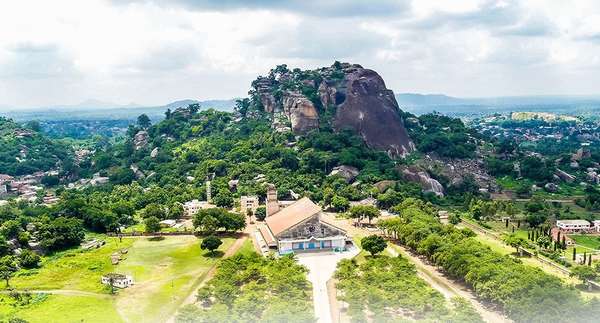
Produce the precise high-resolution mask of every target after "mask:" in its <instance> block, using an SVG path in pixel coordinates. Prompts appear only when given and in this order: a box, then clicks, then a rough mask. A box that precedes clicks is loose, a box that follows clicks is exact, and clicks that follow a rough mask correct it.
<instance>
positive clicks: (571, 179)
mask: <svg viewBox="0 0 600 323" xmlns="http://www.w3.org/2000/svg"><path fill="white" fill-rule="evenodd" d="M554 175H555V176H556V177H558V178H559V179H560V180H563V181H565V182H568V183H572V182H574V181H575V176H573V175H571V174H569V173H567V172H565V171H563V170H560V169H557V170H556V173H555V174H554Z"/></svg>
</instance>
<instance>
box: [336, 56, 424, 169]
mask: <svg viewBox="0 0 600 323" xmlns="http://www.w3.org/2000/svg"><path fill="white" fill-rule="evenodd" d="M344 82H345V86H344V90H345V91H344V92H343V94H344V95H337V94H336V97H337V98H338V100H339V99H340V98H341V97H345V99H344V100H343V102H342V103H341V104H340V105H338V107H337V110H336V114H335V120H334V123H333V124H334V127H335V128H336V129H338V130H341V129H344V128H351V129H353V130H354V131H356V132H357V133H358V134H360V136H361V137H362V138H363V139H364V140H365V142H366V143H367V145H368V146H370V147H372V148H375V149H379V150H384V151H386V152H387V153H388V154H389V155H390V156H393V157H397V156H401V157H403V156H405V155H406V154H408V153H410V152H412V151H414V150H415V146H414V144H413V142H412V141H411V140H410V138H409V136H408V132H407V131H406V129H405V128H404V122H403V121H402V118H401V117H400V109H399V108H398V103H397V102H396V99H395V97H394V92H392V91H391V90H388V89H387V88H386V87H385V83H384V82H383V79H382V78H381V76H379V74H377V73H376V72H375V71H373V70H369V69H364V68H362V67H359V66H356V67H353V68H349V69H346V70H345V76H344ZM336 103H337V101H336Z"/></svg>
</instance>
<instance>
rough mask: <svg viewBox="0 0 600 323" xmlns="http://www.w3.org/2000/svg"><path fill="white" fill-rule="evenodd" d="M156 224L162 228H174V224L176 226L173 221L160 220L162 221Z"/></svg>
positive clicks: (175, 222)
mask: <svg viewBox="0 0 600 323" xmlns="http://www.w3.org/2000/svg"><path fill="white" fill-rule="evenodd" d="M158 224H160V226H161V227H163V228H171V227H173V226H175V224H177V221H175V220H162V221H160V222H158Z"/></svg>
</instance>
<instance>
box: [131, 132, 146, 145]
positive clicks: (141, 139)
mask: <svg viewBox="0 0 600 323" xmlns="http://www.w3.org/2000/svg"><path fill="white" fill-rule="evenodd" d="M147 144H148V133H147V132H146V131H144V130H140V131H138V132H137V133H136V134H135V136H134V137H133V146H134V148H135V150H140V149H142V148H144V147H146V145H147Z"/></svg>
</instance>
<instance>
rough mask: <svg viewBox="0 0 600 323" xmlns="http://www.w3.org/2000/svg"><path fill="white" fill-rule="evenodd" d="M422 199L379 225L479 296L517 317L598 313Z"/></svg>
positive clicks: (577, 317) (561, 318)
mask: <svg viewBox="0 0 600 323" xmlns="http://www.w3.org/2000/svg"><path fill="white" fill-rule="evenodd" d="M422 204H423V203H422V202H419V201H417V200H405V201H404V202H403V204H402V205H401V207H399V208H397V210H401V212H400V214H399V216H398V218H394V219H391V220H385V221H381V222H380V223H379V225H380V227H381V228H382V229H383V230H385V232H386V233H387V234H388V235H390V236H391V237H393V238H395V239H397V240H398V241H399V242H400V243H402V244H405V245H407V246H409V247H410V248H412V249H413V250H415V251H416V252H418V253H419V254H422V255H424V256H426V257H427V258H428V259H429V260H430V261H432V262H433V263H435V264H436V265H438V266H440V267H442V268H443V269H444V270H445V271H446V272H447V273H448V274H449V275H450V276H452V277H455V278H457V279H461V280H464V281H465V282H466V283H467V284H468V285H469V286H471V288H473V290H474V291H475V292H476V293H477V295H478V296H479V297H481V298H482V299H485V300H488V301H490V302H492V303H494V304H497V305H498V306H500V307H501V308H502V309H503V310H504V311H505V312H506V314H507V315H508V316H509V317H510V318H511V319H513V320H515V321H519V322H548V321H553V322H589V321H591V320H593V319H592V318H594V317H598V315H600V313H599V312H598V309H599V307H598V305H599V304H598V301H597V300H595V299H594V300H592V301H586V300H583V299H582V298H581V296H580V294H579V292H578V291H577V290H576V289H574V288H573V287H570V286H566V285H564V284H563V283H562V282H561V280H560V279H559V278H558V277H555V276H552V275H549V274H546V273H544V272H543V271H542V270H541V269H539V268H534V267H530V266H526V265H524V264H522V263H521V262H520V261H519V260H517V259H514V258H511V257H508V256H502V255H500V254H498V253H497V252H494V251H492V250H491V249H490V248H489V247H487V246H484V245H483V244H481V243H480V242H478V241H476V240H474V239H472V238H470V237H472V236H473V232H471V231H470V230H468V229H465V230H459V229H457V228H455V227H454V226H452V225H443V224H441V223H440V222H439V221H438V220H437V219H436V217H435V216H434V215H433V212H430V211H427V208H426V207H423V205H422Z"/></svg>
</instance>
